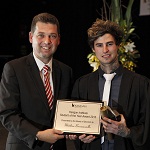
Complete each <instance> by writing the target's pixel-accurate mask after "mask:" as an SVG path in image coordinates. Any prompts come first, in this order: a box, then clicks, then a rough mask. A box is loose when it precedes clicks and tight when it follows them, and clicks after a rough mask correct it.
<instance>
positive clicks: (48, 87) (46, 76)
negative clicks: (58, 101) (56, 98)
mask: <svg viewBox="0 0 150 150" xmlns="http://www.w3.org/2000/svg"><path fill="white" fill-rule="evenodd" d="M49 69H50V68H49V66H47V65H45V66H44V67H43V71H44V86H45V92H46V96H47V100H48V105H49V107H50V109H52V107H53V93H52V88H51V85H50V74H49V72H48V70H49Z"/></svg>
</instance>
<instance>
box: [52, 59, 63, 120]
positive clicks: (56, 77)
mask: <svg viewBox="0 0 150 150" xmlns="http://www.w3.org/2000/svg"><path fill="white" fill-rule="evenodd" d="M52 67H53V69H52V70H53V71H52V78H53V87H54V100H53V105H54V106H56V103H57V99H58V95H59V87H60V80H61V70H60V67H59V65H58V63H57V62H56V61H55V60H54V59H53V65H52ZM54 113H55V107H53V108H52V111H51V117H50V118H53V116H54Z"/></svg>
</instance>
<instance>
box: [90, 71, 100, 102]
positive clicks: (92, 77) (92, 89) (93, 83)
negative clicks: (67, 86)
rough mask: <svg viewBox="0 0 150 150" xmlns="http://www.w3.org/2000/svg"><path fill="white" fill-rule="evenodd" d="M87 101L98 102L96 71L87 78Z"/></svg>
mask: <svg viewBox="0 0 150 150" xmlns="http://www.w3.org/2000/svg"><path fill="white" fill-rule="evenodd" d="M88 99H89V100H93V101H99V87H98V71H95V72H94V73H92V74H91V75H90V77H89V80H88Z"/></svg>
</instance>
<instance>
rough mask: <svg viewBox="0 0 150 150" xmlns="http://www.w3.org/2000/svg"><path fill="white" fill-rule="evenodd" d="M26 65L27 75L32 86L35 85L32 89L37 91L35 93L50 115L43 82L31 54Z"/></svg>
mask: <svg viewBox="0 0 150 150" xmlns="http://www.w3.org/2000/svg"><path fill="white" fill-rule="evenodd" d="M27 64H28V72H29V74H30V76H31V78H32V80H33V83H34V85H35V86H34V88H36V89H37V91H38V93H39V95H40V97H41V100H42V101H43V103H44V105H45V107H46V110H47V111H48V113H49V114H50V109H49V106H48V103H47V97H46V94H45V89H44V85H43V81H42V79H41V76H40V72H39V69H38V66H37V65H36V62H35V60H34V58H33V56H32V54H31V55H29V56H28V59H27Z"/></svg>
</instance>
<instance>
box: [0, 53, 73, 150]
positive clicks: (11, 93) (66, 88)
mask: <svg viewBox="0 0 150 150" xmlns="http://www.w3.org/2000/svg"><path fill="white" fill-rule="evenodd" d="M52 64H53V65H52V67H53V72H52V78H53V84H54V107H53V109H52V110H51V111H50V109H49V106H48V103H47V98H46V94H45V89H44V85H43V82H42V79H41V77H40V73H39V69H38V67H37V65H36V63H35V60H34V58H33V55H32V54H30V55H28V56H25V57H22V58H19V59H15V60H12V61H10V62H8V63H6V64H5V66H4V70H3V73H2V78H1V84H0V120H1V122H2V124H3V125H4V127H5V128H6V129H8V131H9V134H8V138H7V146H6V149H7V150H10V149H11V150H28V149H29V148H35V149H36V150H48V149H49V147H50V144H48V143H44V142H37V143H35V135H36V133H37V132H38V131H39V130H44V129H47V128H52V127H53V119H54V113H55V105H56V101H57V99H66V98H69V96H70V92H71V87H72V69H71V68H70V67H69V66H67V65H65V64H63V63H61V62H59V61H57V60H54V59H53V62H52ZM36 144H37V145H36ZM55 149H56V150H59V149H62V150H65V149H66V144H65V139H63V140H59V141H57V142H56V143H55V144H54V150H55Z"/></svg>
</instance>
